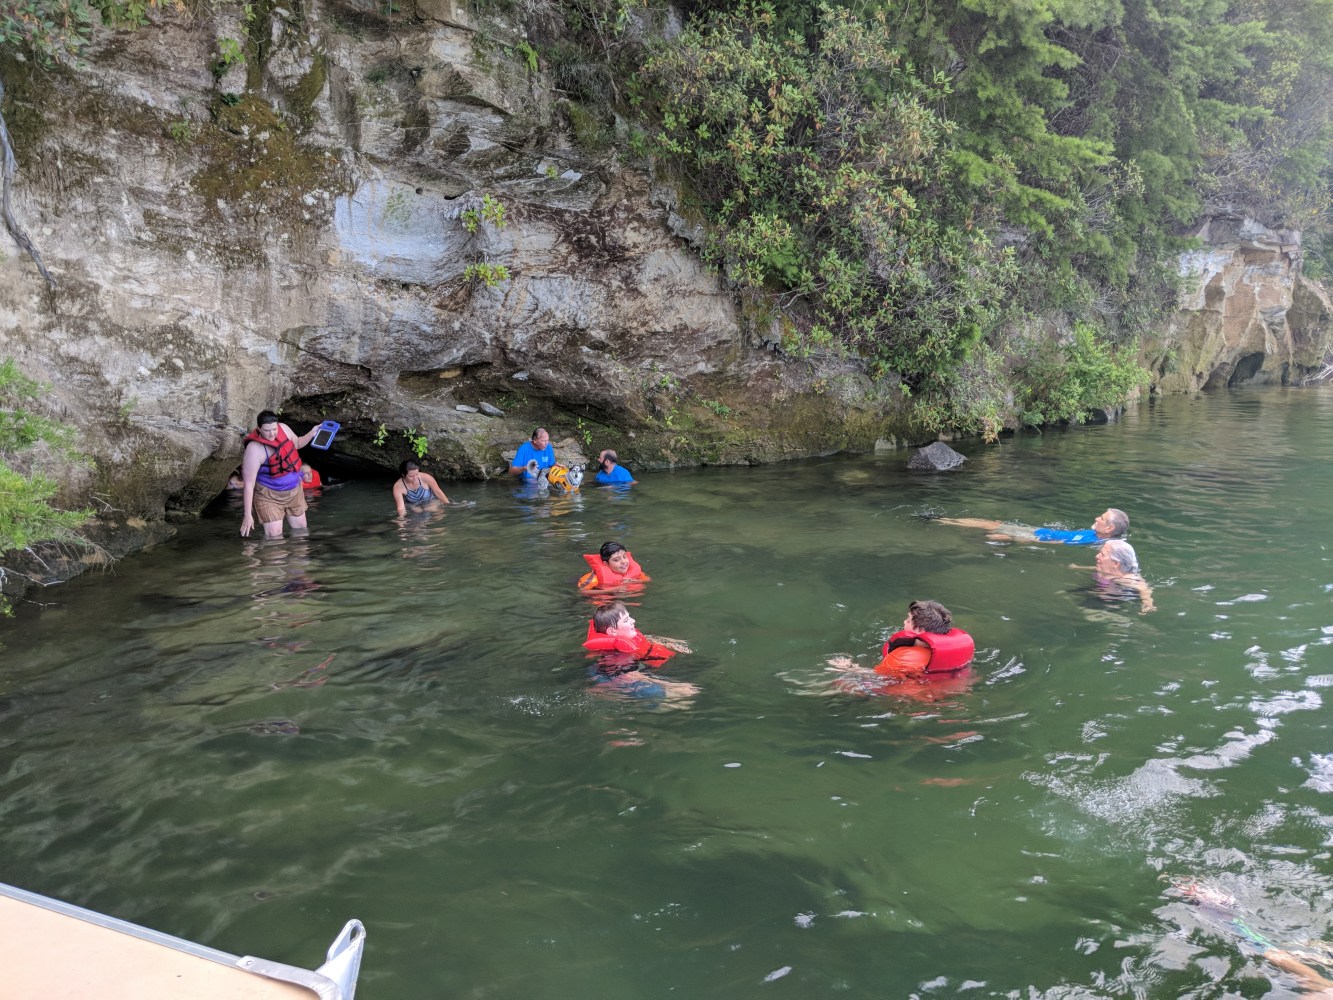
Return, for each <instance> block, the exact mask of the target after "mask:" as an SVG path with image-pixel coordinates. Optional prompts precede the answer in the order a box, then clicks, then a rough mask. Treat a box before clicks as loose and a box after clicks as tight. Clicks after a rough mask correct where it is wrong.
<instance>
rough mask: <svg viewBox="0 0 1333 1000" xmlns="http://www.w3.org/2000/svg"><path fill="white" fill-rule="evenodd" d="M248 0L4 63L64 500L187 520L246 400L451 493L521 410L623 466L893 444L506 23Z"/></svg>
mask: <svg viewBox="0 0 1333 1000" xmlns="http://www.w3.org/2000/svg"><path fill="white" fill-rule="evenodd" d="M251 9H252V10H253V11H254V20H253V21H252V23H249V24H245V23H241V22H240V21H238V20H236V19H235V18H234V17H231V18H228V17H226V16H221V15H219V16H217V17H215V18H214V19H212V20H200V21H189V20H186V19H184V18H183V17H179V16H172V15H167V14H159V15H157V16H158V18H159V19H158V21H157V23H155V24H154V25H152V26H151V27H150V28H148V29H143V30H138V31H125V32H115V33H103V34H101V35H99V37H100V39H101V40H100V41H99V42H98V43H97V45H96V46H95V47H94V48H92V49H90V50H88V51H86V52H85V54H84V58H85V63H84V64H83V65H82V66H80V67H79V68H77V69H67V70H59V71H48V70H37V71H34V70H33V69H32V67H31V66H24V65H20V64H17V63H14V62H6V63H3V64H0V72H3V73H4V75H5V79H6V81H7V82H8V84H9V93H8V101H7V104H6V108H5V112H6V116H7V118H8V121H9V125H10V129H11V132H12V133H13V137H14V142H15V146H16V149H17V152H18V155H19V161H20V172H19V175H18V184H17V188H16V198H15V208H16V211H17V213H18V214H19V216H20V218H21V220H22V221H23V223H24V224H25V225H26V227H27V228H28V230H29V232H30V233H31V235H32V236H33V237H34V239H35V240H36V242H37V243H38V245H39V247H40V249H41V251H42V253H43V255H44V257H45V259H46V262H47V264H48V265H49V267H50V269H51V271H52V273H53V274H54V275H55V277H56V279H57V281H58V284H59V287H58V288H57V289H55V290H50V289H48V288H47V286H46V284H45V282H44V281H42V280H41V278H40V276H39V275H38V274H37V272H36V269H35V268H34V267H33V266H32V263H31V261H29V260H28V259H27V257H26V256H24V255H22V254H20V253H19V252H18V251H17V248H16V247H15V246H14V244H13V243H12V242H11V241H9V240H8V238H7V237H6V238H5V239H4V255H3V259H0V355H5V356H13V357H15V358H16V359H17V361H18V362H19V365H20V367H21V368H22V369H23V370H24V371H25V372H27V373H28V374H30V375H32V376H33V377H35V378H39V379H42V380H44V381H47V382H50V383H51V384H52V385H53V387H54V388H53V395H54V401H55V404H56V406H55V409H56V412H57V415H59V416H61V417H63V418H64V419H65V420H67V421H69V422H70V423H73V424H74V425H76V426H77V427H78V428H80V430H81V432H82V435H83V441H82V447H83V450H84V451H85V452H86V453H87V454H89V455H90V456H92V458H93V459H94V464H93V465H92V466H91V467H90V469H89V470H87V471H85V472H84V473H82V475H84V476H85V477H91V481H85V482H79V481H78V480H77V479H75V480H72V481H71V487H72V490H73V491H74V492H77V491H78V490H79V489H83V488H87V487H91V489H92V491H93V492H94V493H95V494H96V495H98V496H100V497H102V498H103V500H104V502H105V504H106V505H107V507H108V508H109V509H110V510H113V511H115V512H116V515H115V516H118V517H120V518H121V519H122V520H124V519H130V518H140V519H148V520H154V519H159V520H160V518H161V517H162V514H163V511H164V508H165V509H166V510H167V511H171V510H178V511H182V512H194V511H197V510H199V509H200V508H201V507H202V506H203V505H204V504H205V503H206V502H207V501H208V500H209V499H211V498H212V497H213V496H215V495H216V494H217V492H218V491H219V489H220V488H221V486H222V484H223V483H224V481H225V479H226V475H227V473H228V471H229V470H230V469H231V467H232V466H234V465H235V464H236V462H237V461H238V457H239V454H240V446H241V445H240V438H241V434H242V433H243V432H244V430H245V429H247V428H248V427H249V426H250V425H251V424H252V422H253V418H254V414H255V412H256V411H257V410H259V409H261V408H263V407H274V408H281V409H282V410H283V412H284V414H285V415H287V416H288V417H289V418H290V419H291V420H292V421H293V422H300V421H313V420H318V419H322V418H323V417H324V416H329V417H335V418H337V419H339V420H340V421H341V422H342V423H343V425H344V431H343V433H342V435H341V436H340V438H339V447H340V448H341V449H342V450H343V451H345V452H348V453H350V454H353V455H357V456H360V457H362V458H366V459H369V460H371V461H375V462H378V463H380V464H382V465H385V466H393V465H396V464H397V462H398V461H399V460H400V459H401V458H402V457H404V456H406V455H407V454H410V447H409V446H410V443H411V441H412V440H419V439H421V438H423V437H424V438H425V440H426V442H427V443H428V447H429V458H430V460H431V462H432V463H433V467H434V468H435V469H437V470H438V471H440V472H441V473H443V474H446V475H455V476H468V477H486V476H489V475H493V474H495V472H496V471H497V470H498V469H499V468H500V467H501V466H502V465H503V464H504V458H503V454H504V452H505V451H506V450H508V451H509V452H510V453H511V454H512V449H513V447H514V446H515V445H516V444H517V443H518V442H519V441H520V440H523V439H526V438H527V436H528V434H529V433H530V431H531V428H532V426H533V424H534V423H537V422H540V423H546V424H549V425H551V429H552V431H553V433H554V435H555V436H556V438H557V439H562V438H563V439H565V440H566V442H567V447H568V448H569V450H571V451H577V450H591V451H592V453H594V454H595V452H596V450H597V449H599V448H601V447H608V446H611V447H616V448H617V449H618V450H619V451H620V454H621V456H622V458H623V459H625V460H626V461H627V462H628V463H630V464H632V465H634V466H637V467H652V466H663V465H669V464H672V463H677V462H690V463H694V462H699V461H708V462H731V463H737V462H747V461H759V460H768V459H774V458H779V457H783V456H791V455H802V454H816V453H827V452H833V451H836V450H838V449H841V448H847V447H852V448H869V447H873V445H874V442H875V441H876V440H877V439H880V438H883V437H884V436H885V435H887V434H890V433H892V432H893V430H894V429H895V427H897V428H900V429H901V428H903V427H905V426H906V425H907V419H906V415H905V414H904V413H903V412H902V411H901V410H898V411H895V410H894V409H893V408H892V406H891V405H889V404H886V403H885V402H884V401H882V400H881V399H880V398H879V394H878V390H877V389H876V388H875V387H874V386H873V385H872V384H871V382H870V381H869V379H867V378H866V376H865V375H864V373H863V372H861V371H860V370H859V369H858V367H857V366H856V365H855V364H852V363H848V362H845V361H840V360H838V359H836V358H805V359H799V360H798V359H792V358H789V357H786V356H785V355H783V354H782V352H781V351H779V350H776V349H775V348H776V343H777V341H778V340H780V333H777V332H773V331H777V330H780V327H779V325H778V324H777V323H776V321H774V320H772V319H764V318H762V317H750V318H749V319H746V318H744V317H743V316H742V314H741V312H740V311H739V308H738V304H737V302H736V300H735V298H734V296H733V295H732V294H731V293H730V292H729V291H728V290H727V289H726V288H724V287H723V286H722V284H721V283H720V282H719V279H718V277H717V276H716V275H715V274H713V273H712V272H710V271H709V270H708V269H707V268H705V266H704V265H702V264H701V262H700V260H699V258H698V255H697V253H695V252H694V251H693V250H692V249H691V247H690V245H689V243H688V242H687V239H686V238H684V237H685V236H686V235H689V226H688V224H687V223H686V222H685V221H684V220H682V219H681V218H679V217H678V216H677V215H676V214H675V212H674V208H673V202H672V199H671V197H670V194H669V193H668V192H666V191H664V190H661V189H657V188H655V187H654V186H653V184H652V182H651V181H650V179H649V177H648V175H647V174H646V173H645V172H644V171H643V170H642V169H638V168H636V167H635V166H634V165H633V164H622V163H620V162H618V161H617V160H616V159H615V158H614V155H613V154H612V153H611V152H610V151H609V150H610V146H609V145H608V144H606V143H605V142H604V141H601V140H599V139H598V135H597V133H598V130H599V129H603V128H604V129H614V128H615V123H614V122H605V123H593V124H589V123H588V122H587V121H585V120H583V118H581V117H580V115H581V114H582V112H581V111H580V109H577V108H575V107H573V106H571V105H569V103H568V102H562V101H560V100H558V99H557V98H556V97H554V96H553V93H554V92H553V91H552V89H551V88H550V87H549V86H547V85H546V83H545V81H544V80H543V79H542V76H541V73H540V71H537V72H534V67H533V61H532V60H531V59H530V57H528V56H527V55H525V53H524V51H523V49H522V46H521V45H520V44H519V43H520V41H521V39H520V37H519V36H518V35H516V34H513V33H510V34H508V35H505V34H504V33H503V31H502V29H500V28H497V27H495V26H490V27H486V26H480V25H476V24H472V23H469V20H468V17H467V16H466V14H465V13H464V12H463V11H462V9H460V8H456V7H454V6H453V5H451V4H450V3H448V2H442V0H421V2H419V3H417V4H416V6H415V7H414V8H413V9H412V10H411V11H408V12H403V11H400V10H399V9H398V8H397V7H396V6H394V5H385V4H380V5H366V4H358V3H356V2H355V0H340V2H338V3H332V4H316V5H312V6H305V7H303V6H296V5H293V7H292V8H291V9H287V8H284V7H277V6H269V5H267V4H256V5H253V6H252V8H251ZM242 43H243V44H242ZM528 51H529V52H530V51H531V50H528ZM242 52H243V53H244V56H243V57H242V55H241V53H242ZM603 138H604V137H603ZM682 234H684V235H682ZM755 331H761V332H759V333H756V332H755ZM890 398H891V397H890ZM482 403H486V404H487V409H488V410H490V412H491V413H495V412H496V411H500V412H502V413H503V416H492V415H487V413H485V412H476V411H479V410H480V409H481V405H480V404H482ZM775 403H780V404H782V405H776V406H775V405H774V404H775ZM465 407H466V408H469V409H464V408H465Z"/></svg>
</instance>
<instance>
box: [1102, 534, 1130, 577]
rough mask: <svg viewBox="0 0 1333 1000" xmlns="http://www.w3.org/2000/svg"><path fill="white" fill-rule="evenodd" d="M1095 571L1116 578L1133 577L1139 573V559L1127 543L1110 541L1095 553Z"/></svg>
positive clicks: (1116, 540)
mask: <svg viewBox="0 0 1333 1000" xmlns="http://www.w3.org/2000/svg"><path fill="white" fill-rule="evenodd" d="M1097 569H1098V570H1100V571H1101V572H1103V573H1111V574H1114V575H1116V576H1134V575H1136V574H1137V573H1138V571H1139V557H1138V555H1137V554H1136V553H1135V552H1134V546H1132V545H1130V544H1129V542H1124V541H1121V540H1119V539H1112V540H1111V541H1109V542H1106V543H1105V544H1103V545H1102V547H1101V549H1100V550H1099V551H1098V552H1097Z"/></svg>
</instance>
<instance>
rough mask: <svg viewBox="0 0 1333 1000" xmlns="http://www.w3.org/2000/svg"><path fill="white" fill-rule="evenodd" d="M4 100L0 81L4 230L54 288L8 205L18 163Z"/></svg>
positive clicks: (0, 187)
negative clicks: (11, 139)
mask: <svg viewBox="0 0 1333 1000" xmlns="http://www.w3.org/2000/svg"><path fill="white" fill-rule="evenodd" d="M4 100H5V84H4V81H2V80H0V160H3V169H0V180H2V183H0V210H2V211H3V215H4V219H5V229H7V230H8V231H9V235H10V236H12V237H13V238H14V242H15V243H17V244H18V245H19V247H20V248H21V249H23V250H25V251H26V252H27V254H28V256H29V257H31V258H32V259H33V263H35V264H36V265H37V270H39V271H41V272H42V277H43V278H45V279H46V280H47V283H48V284H49V285H50V286H51V287H52V288H55V287H57V286H56V279H55V278H53V277H51V272H50V271H48V270H47V269H46V265H45V264H43V263H42V255H41V254H40V253H38V252H37V247H36V246H34V245H33V242H32V240H31V239H29V238H28V234H27V232H25V231H24V229H23V227H22V226H21V225H19V220H18V219H16V218H14V209H13V207H12V206H11V205H10V201H9V187H10V182H11V181H13V179H14V172H15V171H16V170H18V162H17V161H16V160H15V159H14V147H13V146H11V145H10V143H9V129H8V128H6V127H5V113H4Z"/></svg>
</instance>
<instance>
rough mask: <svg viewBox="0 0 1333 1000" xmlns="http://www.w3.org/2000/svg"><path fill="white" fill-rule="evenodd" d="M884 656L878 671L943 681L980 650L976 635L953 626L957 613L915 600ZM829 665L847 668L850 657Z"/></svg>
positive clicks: (878, 664) (954, 674) (877, 667)
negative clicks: (974, 641)
mask: <svg viewBox="0 0 1333 1000" xmlns="http://www.w3.org/2000/svg"><path fill="white" fill-rule="evenodd" d="M882 652H883V658H882V659H881V660H880V661H879V663H877V664H876V665H875V668H874V672H875V673H876V674H879V675H880V676H881V677H891V678H895V679H898V680H916V681H925V680H939V679H944V678H949V677H955V676H957V675H958V674H959V673H961V672H962V671H963V670H965V669H966V668H967V665H968V664H969V663H971V662H972V656H973V654H974V653H975V652H976V645H975V644H974V643H973V641H972V637H971V636H970V635H968V634H967V633H966V632H964V631H963V630H962V629H960V628H954V627H953V615H951V614H950V613H949V609H948V608H946V607H945V606H944V605H943V604H940V603H939V602H938V601H913V602H912V603H911V604H909V605H908V606H907V617H906V618H905V619H903V627H902V629H901V630H900V631H898V632H895V633H894V634H893V635H891V636H889V641H888V642H886V643H884V649H883V651H882ZM828 662H829V666H831V667H835V668H837V669H840V670H847V669H849V668H851V667H853V666H854V664H853V663H852V660H851V658H850V657H846V656H839V657H835V658H834V659H832V660H829V661H828Z"/></svg>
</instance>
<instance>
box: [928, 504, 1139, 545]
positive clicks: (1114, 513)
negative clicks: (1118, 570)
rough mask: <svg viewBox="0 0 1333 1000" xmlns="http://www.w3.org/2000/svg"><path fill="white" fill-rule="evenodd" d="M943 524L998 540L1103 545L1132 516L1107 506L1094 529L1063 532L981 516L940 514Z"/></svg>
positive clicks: (1119, 533)
mask: <svg viewBox="0 0 1333 1000" xmlns="http://www.w3.org/2000/svg"><path fill="white" fill-rule="evenodd" d="M938 520H939V522H940V524H952V525H956V526H958V527H960V528H981V529H982V530H983V531H988V532H990V534H988V535H987V536H986V537H987V538H993V539H995V540H997V541H1009V540H1011V539H1012V540H1017V541H1020V542H1050V543H1052V544H1056V545H1100V544H1102V542H1105V541H1108V540H1109V539H1112V538H1123V537H1125V532H1126V531H1128V530H1129V515H1128V514H1126V513H1125V512H1124V511H1123V510H1118V509H1117V508H1115V507H1108V508H1107V509H1106V512H1105V513H1103V514H1099V515H1098V516H1097V519H1096V520H1095V521H1093V522H1092V527H1091V528H1080V529H1078V530H1077V531H1061V530H1060V529H1058V528H1029V527H1028V526H1027V525H1025V524H1011V523H1010V522H1008V521H986V520H983V519H982V518H979V517H941V518H938Z"/></svg>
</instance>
